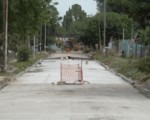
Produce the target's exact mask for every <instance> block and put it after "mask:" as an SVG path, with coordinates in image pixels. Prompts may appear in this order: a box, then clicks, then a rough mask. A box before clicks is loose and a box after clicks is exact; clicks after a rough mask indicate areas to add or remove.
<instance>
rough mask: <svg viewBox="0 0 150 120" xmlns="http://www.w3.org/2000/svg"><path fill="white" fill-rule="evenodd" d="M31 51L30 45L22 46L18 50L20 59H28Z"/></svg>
mask: <svg viewBox="0 0 150 120" xmlns="http://www.w3.org/2000/svg"><path fill="white" fill-rule="evenodd" d="M30 54H31V51H30V50H29V48H28V47H26V46H22V47H21V48H20V49H19V51H18V61H28V60H29V57H30Z"/></svg>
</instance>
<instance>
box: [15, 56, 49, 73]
mask: <svg viewBox="0 0 150 120" xmlns="http://www.w3.org/2000/svg"><path fill="white" fill-rule="evenodd" d="M46 57H47V55H46V54H44V53H41V54H37V55H36V56H35V59H34V58H33V56H31V57H30V59H29V60H28V61H18V62H15V63H12V65H13V66H14V67H15V68H16V69H17V70H16V71H15V73H19V72H21V71H24V70H25V69H27V68H28V67H30V66H32V65H33V64H34V63H35V62H37V61H38V60H40V59H43V58H46Z"/></svg>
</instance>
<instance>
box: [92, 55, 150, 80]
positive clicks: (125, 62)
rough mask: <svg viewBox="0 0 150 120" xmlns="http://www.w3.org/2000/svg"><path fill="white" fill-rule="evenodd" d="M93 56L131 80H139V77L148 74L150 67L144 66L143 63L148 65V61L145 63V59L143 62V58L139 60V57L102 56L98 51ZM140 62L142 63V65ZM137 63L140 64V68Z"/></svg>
mask: <svg viewBox="0 0 150 120" xmlns="http://www.w3.org/2000/svg"><path fill="white" fill-rule="evenodd" d="M94 58H95V59H96V60H99V61H100V62H102V63H104V64H105V65H107V66H109V67H110V68H112V69H113V70H114V71H116V72H118V73H121V74H123V75H125V76H127V77H129V78H131V79H133V80H140V79H141V78H143V77H145V76H148V75H149V74H150V73H149V72H147V71H148V70H147V69H148V68H149V69H150V67H147V66H144V65H145V64H146V65H149V63H146V61H145V62H144V63H143V59H142V61H141V59H130V58H122V57H120V56H117V55H108V56H104V55H102V54H98V53H97V54H94ZM141 63H143V64H144V65H143V66H142V65H141ZM139 65H140V66H142V69H140V67H139ZM144 68H147V69H144Z"/></svg>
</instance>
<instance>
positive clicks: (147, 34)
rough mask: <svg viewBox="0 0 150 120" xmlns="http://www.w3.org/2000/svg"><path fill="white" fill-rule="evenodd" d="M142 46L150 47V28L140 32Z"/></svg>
mask: <svg viewBox="0 0 150 120" xmlns="http://www.w3.org/2000/svg"><path fill="white" fill-rule="evenodd" d="M138 42H139V43H140V44H144V45H150V27H146V28H145V30H139V41H138Z"/></svg>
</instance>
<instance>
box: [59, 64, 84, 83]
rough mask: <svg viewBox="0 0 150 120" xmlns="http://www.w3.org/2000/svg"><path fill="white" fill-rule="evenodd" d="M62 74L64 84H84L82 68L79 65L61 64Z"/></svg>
mask: <svg viewBox="0 0 150 120" xmlns="http://www.w3.org/2000/svg"><path fill="white" fill-rule="evenodd" d="M60 74H61V80H60V82H62V83H75V82H80V83H82V81H83V73H82V67H80V66H79V64H61V70H60Z"/></svg>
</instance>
